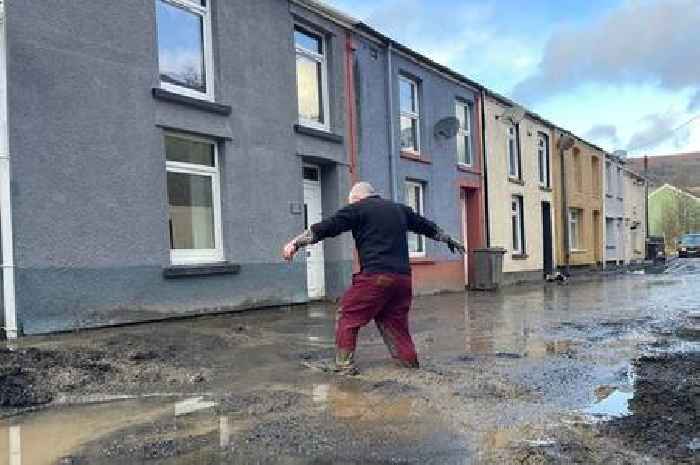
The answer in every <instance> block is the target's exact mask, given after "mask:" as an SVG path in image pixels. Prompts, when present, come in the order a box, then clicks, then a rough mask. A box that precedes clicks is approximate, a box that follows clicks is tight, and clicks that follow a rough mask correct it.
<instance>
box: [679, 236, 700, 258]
mask: <svg viewBox="0 0 700 465" xmlns="http://www.w3.org/2000/svg"><path fill="white" fill-rule="evenodd" d="M678 256H679V257H680V258H686V257H700V234H686V235H685V236H683V237H681V240H680V242H678Z"/></svg>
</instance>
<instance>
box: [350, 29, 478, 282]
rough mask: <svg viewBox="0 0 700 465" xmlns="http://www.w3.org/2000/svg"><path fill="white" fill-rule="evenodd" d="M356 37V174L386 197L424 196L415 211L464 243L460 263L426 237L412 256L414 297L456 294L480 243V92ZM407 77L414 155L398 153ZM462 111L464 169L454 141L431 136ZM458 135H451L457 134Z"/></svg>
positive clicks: (381, 40)
mask: <svg viewBox="0 0 700 465" xmlns="http://www.w3.org/2000/svg"><path fill="white" fill-rule="evenodd" d="M357 30H358V32H357V33H356V34H355V82H356V93H357V96H356V101H357V102H358V106H357V115H358V147H359V150H358V152H359V155H358V158H359V177H360V178H361V179H363V180H367V181H370V182H372V183H373V184H374V185H375V187H376V188H377V189H378V190H379V191H380V192H381V194H382V195H383V196H384V197H386V198H393V199H394V200H396V201H398V202H403V203H407V204H409V205H410V204H411V201H410V200H409V199H408V198H407V189H406V186H407V183H410V185H411V186H414V188H415V186H416V185H419V186H421V187H420V189H421V190H422V192H423V202H422V203H423V205H422V208H421V210H422V213H423V214H424V215H425V216H426V217H428V218H430V219H431V220H433V221H435V222H436V223H437V224H438V225H440V226H441V227H443V228H444V229H445V231H446V232H447V233H449V234H450V235H452V236H453V237H457V238H461V239H462V240H464V241H465V243H466V244H467V247H468V249H469V254H468V255H467V258H466V262H465V260H464V259H462V258H461V257H457V256H455V255H453V254H451V253H450V252H449V251H448V249H447V248H446V247H445V245H444V244H441V243H436V242H433V241H431V240H425V242H424V247H425V249H424V252H423V253H421V254H414V256H413V257H412V259H411V263H412V272H413V281H414V292H416V293H417V294H425V293H434V292H439V291H448V290H453V291H456V290H463V289H464V287H465V285H467V284H468V283H469V277H468V274H469V272H468V270H469V269H470V268H471V270H472V273H473V260H472V257H473V253H474V249H477V248H479V247H483V246H484V220H483V212H484V204H483V202H484V199H483V187H482V184H483V183H482V166H481V165H482V148H481V145H480V144H481V116H480V113H481V108H480V105H481V103H480V92H479V90H478V89H477V88H476V87H475V86H473V85H470V84H469V83H468V82H467V81H466V80H460V77H459V76H456V75H455V74H454V73H452V74H449V73H448V72H447V71H446V70H444V69H441V68H440V67H439V66H438V65H435V64H434V63H432V62H431V61H430V60H429V59H427V58H425V57H421V56H420V55H418V54H416V53H415V52H412V51H410V50H408V49H406V48H405V47H403V46H401V45H400V44H398V43H396V42H394V41H392V40H391V39H388V38H387V37H385V36H383V35H381V34H380V33H378V32H376V31H374V30H372V29H371V28H369V27H367V26H364V25H359V26H358V27H357ZM402 79H409V80H410V81H412V82H413V83H414V84H415V89H416V95H417V101H418V103H417V108H418V110H417V111H416V112H415V113H417V115H416V118H417V120H418V125H419V137H418V139H419V142H418V144H417V145H418V150H416V151H412V152H409V151H406V150H402V148H401V138H402V134H401V130H400V115H401V106H400V105H401V103H400V101H401V95H400V82H401V80H402ZM458 102H459V103H460V104H463V105H466V106H467V107H466V108H469V113H470V122H469V132H470V135H471V137H470V141H469V143H468V145H469V149H470V152H471V157H472V164H471V166H465V165H463V164H462V165H460V164H459V163H458V155H457V138H455V137H452V138H445V137H442V136H440V135H436V133H435V126H436V124H437V123H438V122H439V121H441V120H443V119H444V118H447V117H455V116H456V111H457V108H456V104H457V103H458ZM463 134H464V132H462V133H461V135H458V136H457V137H463Z"/></svg>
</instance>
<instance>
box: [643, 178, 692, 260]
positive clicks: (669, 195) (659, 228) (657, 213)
mask: <svg viewBox="0 0 700 465" xmlns="http://www.w3.org/2000/svg"><path fill="white" fill-rule="evenodd" d="M649 232H650V234H651V235H654V236H663V237H664V238H665V239H666V245H667V246H668V247H669V248H675V247H676V245H677V243H678V239H679V237H680V236H682V235H683V234H687V233H697V232H700V198H698V197H696V196H694V195H692V194H690V193H688V192H685V191H684V190H682V189H679V188H677V187H675V186H672V185H670V184H664V185H663V186H661V187H659V188H658V189H656V190H655V191H654V192H652V193H651V194H649Z"/></svg>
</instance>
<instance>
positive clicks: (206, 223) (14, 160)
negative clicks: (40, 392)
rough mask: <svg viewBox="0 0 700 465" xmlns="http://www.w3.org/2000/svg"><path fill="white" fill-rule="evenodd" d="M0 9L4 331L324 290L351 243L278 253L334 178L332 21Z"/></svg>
mask: <svg viewBox="0 0 700 465" xmlns="http://www.w3.org/2000/svg"><path fill="white" fill-rule="evenodd" d="M2 3H3V10H2V19H3V21H2V28H3V30H2V34H1V37H2V44H1V45H2V47H1V49H2V52H1V54H0V56H1V57H2V60H1V64H2V82H1V83H0V84H1V85H0V89H1V90H0V97H1V104H0V107H1V109H0V115H2V118H1V119H0V124H1V126H0V150H1V153H0V217H1V223H0V227H1V229H2V252H3V253H2V260H3V262H2V263H3V290H4V292H3V299H2V302H3V311H2V315H3V322H2V323H3V327H4V328H5V331H6V335H7V336H8V337H10V338H12V337H16V336H17V335H18V334H37V333H44V332H49V331H57V330H67V329H74V328H83V327H92V326H99V325H106V324H116V323H122V322H135V321H144V320H157V319H161V318H166V317H171V316H180V315H190V314H199V313H206V312H217V311H224V310H233V309H243V308H251V307H260V306H266V305H283V304H292V303H301V302H306V301H308V300H309V299H313V298H318V297H323V296H334V295H338V294H339V293H340V291H341V289H342V288H343V287H344V286H345V284H346V283H347V282H348V280H349V277H350V273H351V268H352V247H351V242H350V241H351V239H350V238H348V237H345V238H341V239H337V240H333V241H329V242H328V243H326V244H324V245H323V246H318V247H317V248H315V249H314V250H310V251H309V254H308V255H309V256H308V258H304V257H302V258H301V259H299V260H295V262H294V263H292V264H287V263H283V262H282V261H281V259H280V258H279V251H280V248H281V246H282V244H283V243H284V241H285V240H287V239H289V238H290V237H292V236H293V235H295V234H297V233H299V232H300V231H301V230H302V229H303V228H304V226H305V223H308V222H310V221H315V220H317V219H320V218H321V217H323V216H324V215H326V214H328V213H330V212H333V211H334V210H335V209H336V208H338V207H339V206H341V205H342V204H343V203H344V201H345V196H346V193H347V188H348V187H349V184H350V170H349V163H348V153H349V152H348V146H347V145H348V144H347V143H346V141H347V137H346V133H347V132H346V131H347V125H346V116H345V115H346V104H347V101H346V92H345V86H344V82H345V81H344V80H345V77H346V73H345V66H346V60H345V50H346V36H347V30H346V27H345V26H344V24H343V17H342V16H341V15H335V16H331V15H328V14H324V12H323V11H321V10H318V9H317V8H315V7H314V6H313V4H308V3H307V2H301V1H299V2H297V1H292V2H290V1H287V0H256V1H254V2H251V1H243V0H240V1H238V0H236V1H233V0H227V1H222V0H122V1H119V2H95V1H93V0H71V1H70V2H36V1H33V0H9V1H7V0H6V1H4V2H2ZM307 283H308V285H307Z"/></svg>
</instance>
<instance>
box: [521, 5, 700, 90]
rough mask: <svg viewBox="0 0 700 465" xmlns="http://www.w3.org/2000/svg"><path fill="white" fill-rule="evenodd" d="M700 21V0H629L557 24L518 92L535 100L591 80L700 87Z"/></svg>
mask: <svg viewBox="0 0 700 465" xmlns="http://www.w3.org/2000/svg"><path fill="white" fill-rule="evenodd" d="M698 24H700V2H698V1H697V0H627V1H626V2H625V3H624V4H623V5H622V6H620V7H618V8H616V9H614V10H611V11H610V12H609V13H608V14H606V15H604V16H603V17H601V18H599V19H596V20H593V21H591V22H589V23H587V24H584V25H568V26H564V27H561V28H559V29H558V30H556V31H555V32H554V33H553V34H552V36H551V37H550V38H549V40H548V42H547V45H546V46H545V50H544V55H543V57H542V60H541V62H540V63H539V66H538V69H537V71H536V72H535V73H534V74H533V75H531V76H530V77H528V78H526V79H524V80H523V81H521V82H520V83H519V84H518V85H517V86H516V87H515V89H514V92H513V94H514V96H515V97H516V98H517V99H521V100H524V101H530V102H532V101H535V100H540V99H543V98H546V97H549V96H551V95H554V94H557V93H561V92H565V91H568V90H571V89H572V88H575V87H577V86H579V85H580V84H582V83H585V82H596V83H605V84H625V83H653V84H656V85H659V86H660V87H662V88H664V89H668V90H672V91H676V90H681V89H684V88H688V87H690V88H696V86H697V85H698V76H700V46H698V39H697V28H698Z"/></svg>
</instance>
